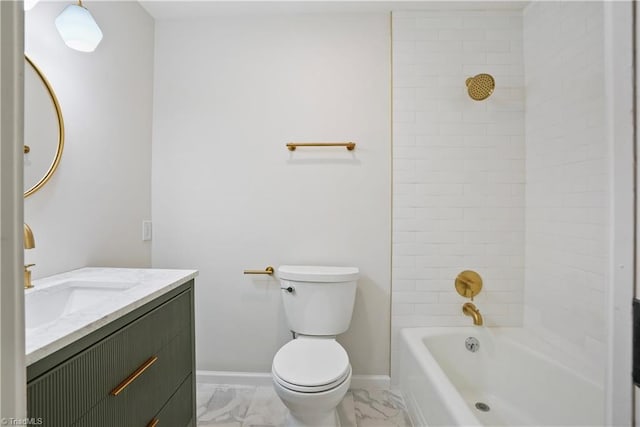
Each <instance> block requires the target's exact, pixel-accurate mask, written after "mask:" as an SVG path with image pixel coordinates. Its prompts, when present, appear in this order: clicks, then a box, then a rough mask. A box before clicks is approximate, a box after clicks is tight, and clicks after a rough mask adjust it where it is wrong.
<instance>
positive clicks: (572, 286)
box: [524, 2, 610, 384]
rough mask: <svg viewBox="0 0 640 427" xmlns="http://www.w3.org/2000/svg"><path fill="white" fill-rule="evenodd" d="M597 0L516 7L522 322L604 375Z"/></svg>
mask: <svg viewBox="0 0 640 427" xmlns="http://www.w3.org/2000/svg"><path fill="white" fill-rule="evenodd" d="M603 22H604V21H603V3H602V2H580V3H573V2H535V3H531V4H530V6H528V7H527V8H526V9H525V11H524V58H525V76H526V79H525V82H526V86H525V91H526V94H527V95H526V107H525V111H526V115H525V122H526V147H527V152H526V160H527V162H526V169H527V176H526V182H527V189H526V203H527V215H526V222H527V233H526V249H525V252H526V279H525V317H524V324H525V326H526V327H528V328H531V329H533V330H534V331H537V332H539V333H540V335H541V336H543V337H544V338H545V339H547V340H548V341H549V342H551V343H552V344H554V345H555V346H556V347H558V348H559V349H561V351H558V352H556V353H555V354H554V357H555V358H556V359H558V360H560V361H563V362H565V363H570V365H571V366H573V367H575V368H576V369H580V370H583V372H584V373H585V374H587V375H588V376H589V377H591V378H593V379H595V380H596V381H598V383H600V384H604V372H605V370H604V366H605V364H606V339H607V337H606V330H607V329H606V325H607V323H606V295H607V287H608V286H609V284H608V283H609V279H608V274H607V268H608V256H609V252H608V226H609V220H608V218H607V208H608V196H609V193H608V188H607V185H608V174H609V173H610V171H609V169H608V161H609V156H608V152H607V150H608V145H607V139H606V135H605V85H604V36H603Z"/></svg>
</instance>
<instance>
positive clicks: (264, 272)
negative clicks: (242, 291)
mask: <svg viewBox="0 0 640 427" xmlns="http://www.w3.org/2000/svg"><path fill="white" fill-rule="evenodd" d="M273 271H274V270H273V267H271V266H268V267H267V268H265V269H264V270H245V271H244V274H268V275H272V274H273Z"/></svg>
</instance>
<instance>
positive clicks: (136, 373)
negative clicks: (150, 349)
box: [109, 356, 158, 396]
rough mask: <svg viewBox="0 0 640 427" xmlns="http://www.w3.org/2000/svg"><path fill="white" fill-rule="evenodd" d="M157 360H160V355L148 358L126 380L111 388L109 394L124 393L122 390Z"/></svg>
mask: <svg viewBox="0 0 640 427" xmlns="http://www.w3.org/2000/svg"><path fill="white" fill-rule="evenodd" d="M156 360H158V356H152V357H150V358H149V359H147V361H146V362H144V363H143V364H142V365H140V367H139V368H138V369H136V370H135V371H134V372H133V374H131V375H129V376H128V377H127V378H126V379H125V380H124V381H122V382H121V383H120V384H118V386H117V387H116V388H114V389H113V390H111V393H109V394H110V395H111V396H117V395H119V394H120V393H122V390H124V389H125V388H127V387H129V384H131V383H132V382H134V381H135V380H136V378H138V377H139V376H140V375H142V373H143V372H144V371H146V370H147V368H149V366H151V365H153V364H154V363H156Z"/></svg>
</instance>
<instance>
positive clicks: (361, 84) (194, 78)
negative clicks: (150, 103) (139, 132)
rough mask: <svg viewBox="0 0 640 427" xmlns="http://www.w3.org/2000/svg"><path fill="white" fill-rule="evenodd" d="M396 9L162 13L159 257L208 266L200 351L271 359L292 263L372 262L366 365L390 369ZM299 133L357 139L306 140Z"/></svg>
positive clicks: (253, 361) (362, 314) (260, 367)
mask: <svg viewBox="0 0 640 427" xmlns="http://www.w3.org/2000/svg"><path fill="white" fill-rule="evenodd" d="M389 35H390V34H389V16H388V14H373V15H363V14H343V15H322V14H316V15H269V16H266V15H265V16H259V17H251V16H243V17H237V16H236V17H234V16H228V17H224V18H218V19H216V18H211V19H203V20H176V21H158V22H156V52H155V91H154V127H153V169H152V175H153V185H152V200H153V209H152V210H153V220H154V240H153V245H152V246H153V266H154V267H189V268H197V269H198V270H200V275H199V277H198V285H197V289H196V348H197V366H198V369H201V370H217V371H260V372H269V371H270V369H271V362H272V359H273V355H274V354H275V352H276V351H277V350H278V348H279V347H280V346H282V345H283V344H284V343H285V342H286V341H287V340H289V339H290V333H289V331H288V328H287V325H286V323H285V319H284V313H283V309H282V306H281V297H280V292H281V290H280V289H279V283H278V281H277V279H276V278H268V277H256V276H244V275H243V274H242V272H243V270H244V269H259V268H264V267H266V266H267V265H273V266H274V267H276V268H277V267H278V266H279V265H281V264H320V265H321V264H329V265H346V266H349V265H353V266H357V267H359V268H360V271H361V273H362V277H361V279H360V280H359V283H358V292H357V296H356V304H355V310H354V315H353V321H352V323H351V328H350V330H349V331H348V332H347V333H345V334H344V335H342V336H340V337H339V338H338V340H339V341H340V342H341V343H342V344H343V345H344V346H345V347H346V349H347V351H348V353H349V357H350V360H351V363H352V365H353V368H354V372H355V373H356V374H383V375H388V372H389V317H390V304H389V293H390V259H391V257H390V248H391V243H390V236H391V230H390V225H391V220H390V214H391V206H390V202H391V195H390V191H391V188H390V179H391V171H390V167H391V158H390V151H391V146H390V136H391V135H390V133H391V131H390V125H391V123H390V58H389V49H390V37H389ZM290 141H355V142H356V143H357V144H358V145H357V148H356V150H355V151H354V152H352V153H350V152H348V151H346V150H345V149H343V148H329V149H327V148H325V149H299V150H298V151H296V152H294V153H290V152H289V151H287V149H286V148H285V144H286V143H287V142H290Z"/></svg>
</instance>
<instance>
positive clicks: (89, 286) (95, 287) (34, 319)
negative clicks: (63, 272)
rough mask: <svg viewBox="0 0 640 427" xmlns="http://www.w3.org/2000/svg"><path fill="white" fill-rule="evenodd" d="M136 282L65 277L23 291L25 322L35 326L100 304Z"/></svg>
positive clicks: (27, 324) (29, 327)
mask: <svg viewBox="0 0 640 427" xmlns="http://www.w3.org/2000/svg"><path fill="white" fill-rule="evenodd" d="M136 285H138V283H135V282H97V281H96V282H92V281H86V280H68V281H65V282H62V283H59V284H57V285H54V286H51V287H48V288H44V289H37V288H36V289H35V290H34V291H32V292H29V293H25V326H26V328H27V329H35V328H39V327H41V326H43V325H45V324H48V323H51V322H54V321H55V320H57V319H59V318H61V317H63V316H66V315H68V314H71V313H76V312H78V311H80V310H84V309H87V308H90V307H92V306H95V305H97V304H100V303H101V302H102V301H104V300H105V299H107V298H110V297H113V296H115V295H118V293H121V292H124V291H126V290H127V289H131V288H132V287H134V286H136Z"/></svg>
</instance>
